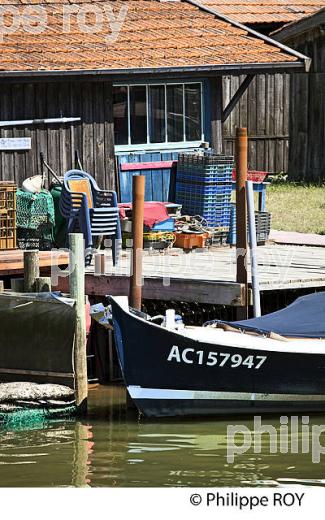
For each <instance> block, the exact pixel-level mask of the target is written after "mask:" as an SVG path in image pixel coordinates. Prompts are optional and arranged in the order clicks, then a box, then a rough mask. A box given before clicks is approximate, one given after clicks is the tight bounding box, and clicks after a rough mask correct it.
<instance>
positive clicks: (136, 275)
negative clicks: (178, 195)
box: [130, 175, 146, 310]
mask: <svg viewBox="0 0 325 520" xmlns="http://www.w3.org/2000/svg"><path fill="white" fill-rule="evenodd" d="M145 180H146V178H145V176H144V175H134V176H133V178H132V189H133V197H132V233H133V250H132V273H131V277H130V305H131V306H132V307H134V309H138V310H141V300H142V250H143V214H144V193H145Z"/></svg>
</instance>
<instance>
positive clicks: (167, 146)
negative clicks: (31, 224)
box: [113, 81, 204, 152]
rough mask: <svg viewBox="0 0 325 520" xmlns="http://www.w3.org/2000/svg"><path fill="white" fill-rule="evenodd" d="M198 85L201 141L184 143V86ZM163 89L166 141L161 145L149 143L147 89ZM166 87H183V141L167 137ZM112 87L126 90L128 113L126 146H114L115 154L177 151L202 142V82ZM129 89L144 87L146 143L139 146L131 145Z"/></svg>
mask: <svg viewBox="0 0 325 520" xmlns="http://www.w3.org/2000/svg"><path fill="white" fill-rule="evenodd" d="M197 84H198V85H200V94H201V139H200V140H199V141H186V139H185V135H186V126H185V122H186V116H185V85H197ZM161 85H163V86H164V88H165V129H166V139H165V141H163V142H161V143H150V142H149V87H151V86H153V87H155V86H161ZM168 85H182V87H183V129H184V136H183V141H178V142H175V141H173V142H169V141H168V136H167V86H168ZM113 87H125V88H126V89H127V103H128V106H127V111H128V144H119V145H115V151H116V152H128V151H130V152H132V151H141V152H146V151H152V150H160V151H163V150H166V151H168V150H178V149H180V150H181V149H184V148H197V147H198V146H200V144H201V143H202V142H204V106H203V82H202V81H173V82H168V83H157V82H156V83H123V84H114V85H113ZM130 87H146V111H147V112H146V113H147V142H146V143H141V144H131V114H130Z"/></svg>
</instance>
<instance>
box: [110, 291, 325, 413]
mask: <svg viewBox="0 0 325 520" xmlns="http://www.w3.org/2000/svg"><path fill="white" fill-rule="evenodd" d="M110 302H111V306H112V316H113V325H114V331H115V338H116V344H117V350H118V357H119V361H120V365H121V368H122V372H123V377H124V380H125V384H126V386H127V389H128V392H129V394H130V396H131V398H132V399H133V401H134V403H135V404H136V406H137V407H138V409H139V410H140V412H142V413H143V414H144V415H146V416H149V417H162V416H186V415H190V416H193V415H216V414H229V413H230V414H236V413H250V414H253V413H254V414H256V413H263V412H287V413H289V412H312V411H322V412H324V411H325V319H324V318H325V292H322V293H317V294H312V295H308V296H304V297H301V298H298V299H297V300H296V301H295V302H294V303H293V304H291V305H290V306H288V307H287V308H285V309H282V310H280V311H277V312H275V313H272V314H269V315H266V316H262V317H261V318H255V319H252V320H246V321H243V322H232V323H226V322H220V321H216V322H210V323H209V324H208V326H203V327H184V328H179V330H177V328H175V329H174V330H173V328H168V327H166V326H161V325H158V324H157V323H155V321H154V320H153V319H151V318H150V317H149V316H147V315H145V314H143V313H139V312H137V311H134V310H133V309H131V308H129V306H128V304H127V298H125V297H115V298H113V297H111V298H110ZM175 327H177V326H175Z"/></svg>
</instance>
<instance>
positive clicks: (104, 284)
mask: <svg viewBox="0 0 325 520" xmlns="http://www.w3.org/2000/svg"><path fill="white" fill-rule="evenodd" d="M105 263H106V268H105V274H100V273H95V270H94V266H91V267H89V268H87V270H86V293H87V294H88V295H96V296H104V295H107V294H112V295H123V294H124V295H127V294H128V292H129V274H130V252H128V251H123V254H122V260H121V261H120V265H119V266H118V267H116V268H113V266H112V261H111V254H110V252H109V253H108V255H107V261H106V262H105ZM258 265H259V272H260V279H261V283H260V288H261V290H262V291H276V290H281V289H306V288H310V289H313V288H319V287H324V290H325V248H321V247H302V246H285V245H272V244H270V245H265V246H260V247H258ZM249 271H250V269H249ZM143 273H144V285H143V297H144V298H148V299H154V300H165V301H168V300H176V301H186V302H194V301H196V302H200V303H214V304H222V305H235V306H238V305H242V304H243V286H242V285H241V284H238V283H236V281H235V280H236V250H235V248H230V247H218V248H211V249H210V250H209V251H203V252H202V251H193V252H192V253H189V254H185V253H184V252H183V251H181V250H177V249H172V250H171V251H170V252H169V253H167V254H162V253H160V254H159V253H151V254H149V253H147V252H145V253H144V255H143ZM58 288H59V289H61V290H63V291H67V290H68V278H64V277H62V278H60V279H59V285H58Z"/></svg>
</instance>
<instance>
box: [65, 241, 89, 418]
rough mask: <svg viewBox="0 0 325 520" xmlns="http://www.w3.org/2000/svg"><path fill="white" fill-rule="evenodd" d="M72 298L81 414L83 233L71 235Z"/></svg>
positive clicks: (83, 377)
mask: <svg viewBox="0 0 325 520" xmlns="http://www.w3.org/2000/svg"><path fill="white" fill-rule="evenodd" d="M69 251H70V255H69V268H70V278H69V283H70V296H71V298H73V299H74V300H75V301H76V329H75V340H74V367H75V379H76V384H75V388H76V404H77V407H78V412H79V413H80V414H83V413H86V411H87V397H88V380H87V356H86V312H85V248H84V238H83V235H82V234H81V233H70V234H69Z"/></svg>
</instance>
